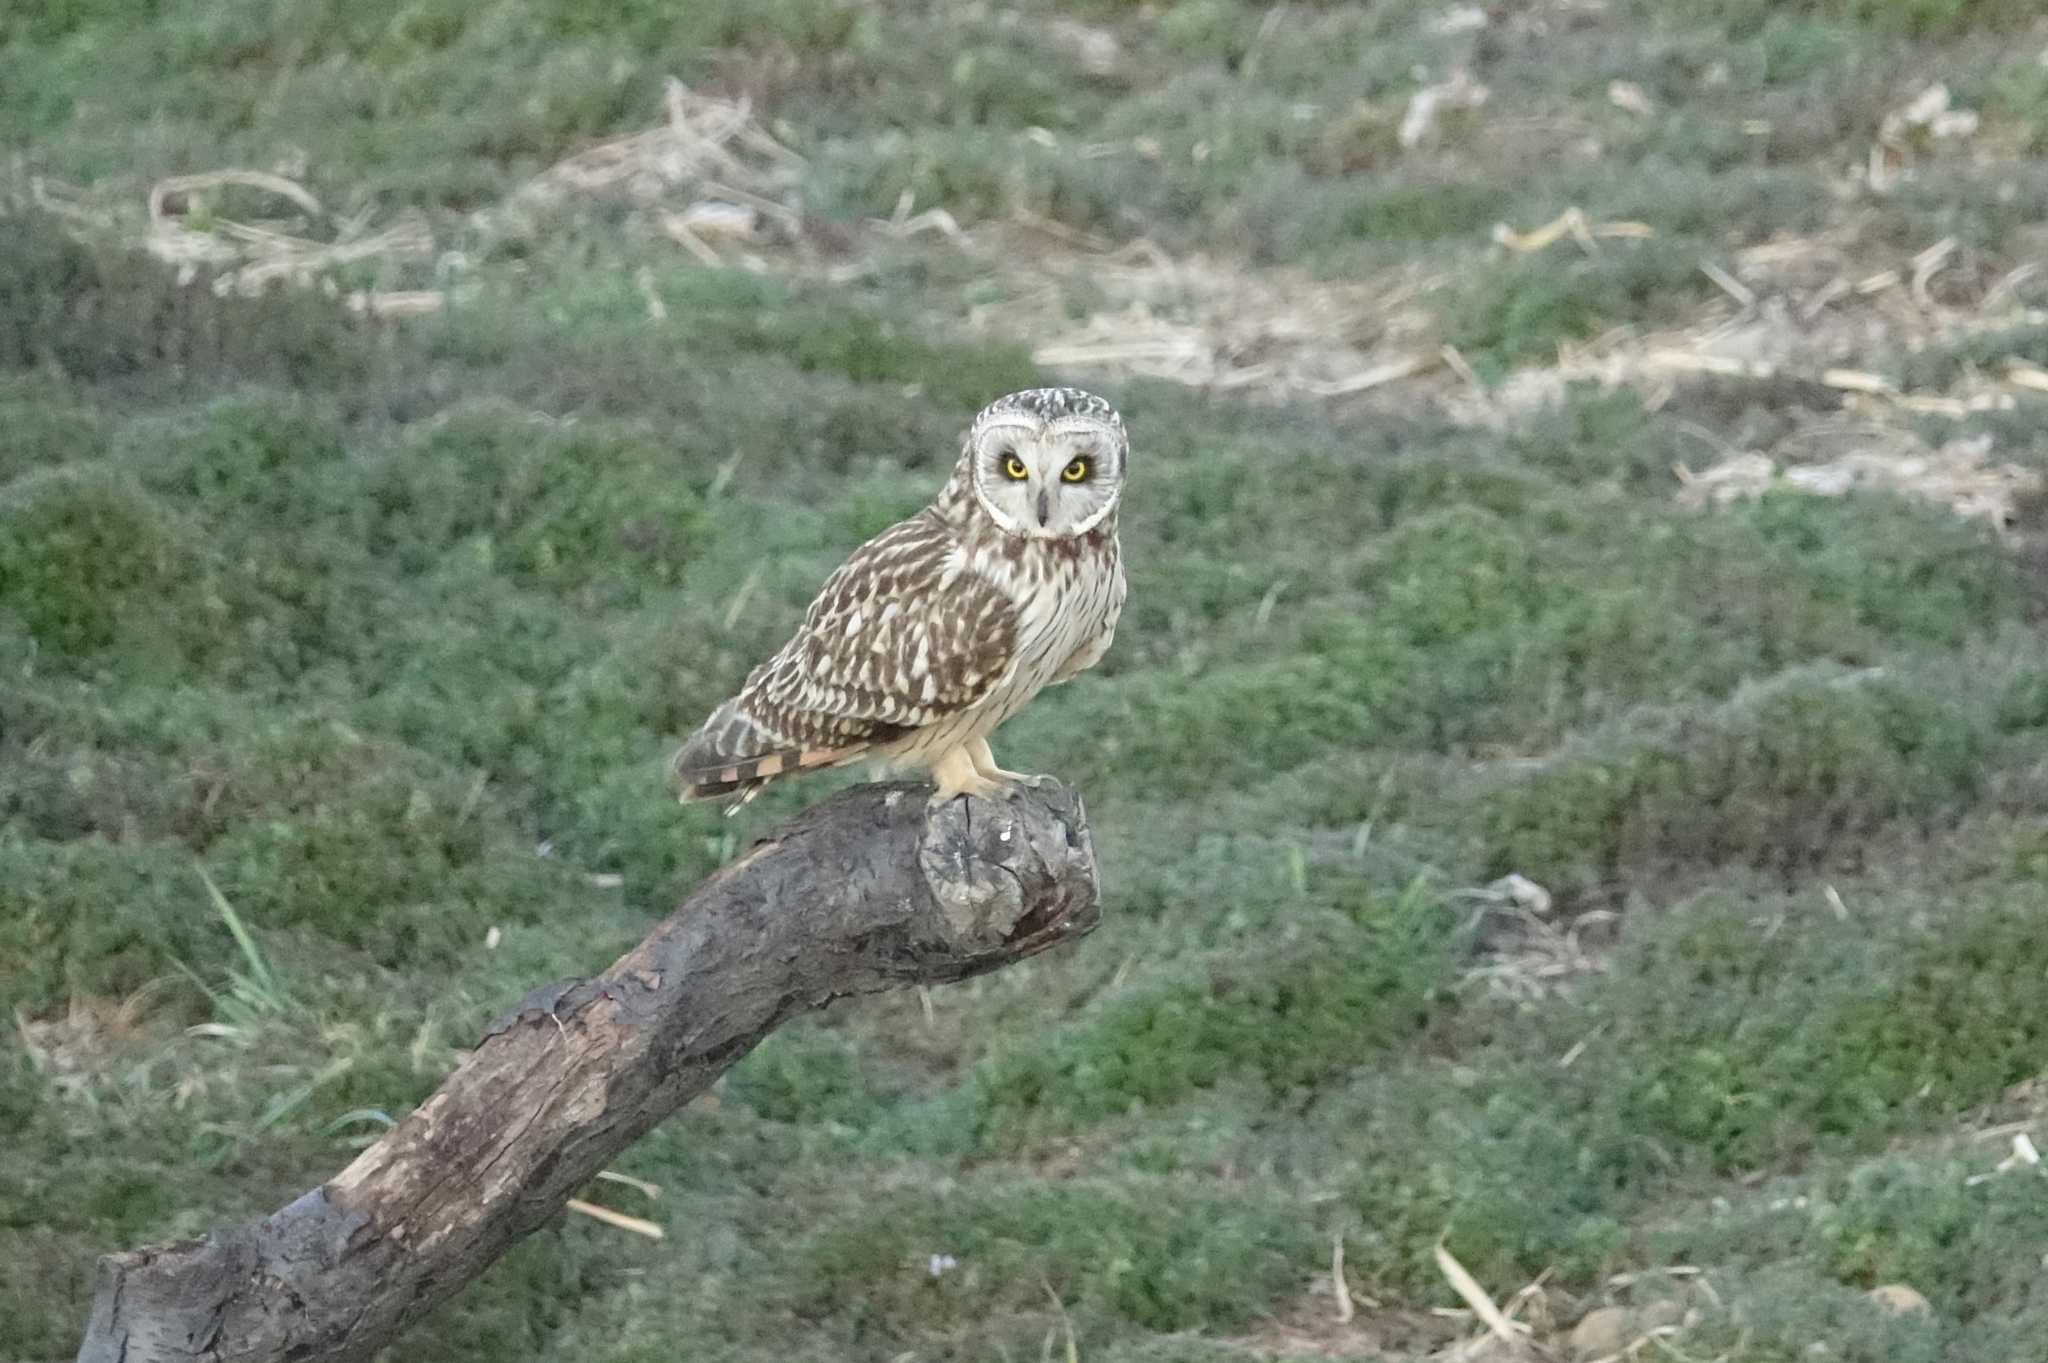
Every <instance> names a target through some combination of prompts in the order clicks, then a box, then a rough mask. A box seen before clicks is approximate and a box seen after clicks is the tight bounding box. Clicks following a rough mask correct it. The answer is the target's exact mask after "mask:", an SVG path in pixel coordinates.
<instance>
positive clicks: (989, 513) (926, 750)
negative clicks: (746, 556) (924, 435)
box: [675, 388, 1130, 803]
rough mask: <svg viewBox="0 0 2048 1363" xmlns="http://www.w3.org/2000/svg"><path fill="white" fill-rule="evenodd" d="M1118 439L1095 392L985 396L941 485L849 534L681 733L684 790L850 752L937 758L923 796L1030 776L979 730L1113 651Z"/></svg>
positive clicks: (920, 760)
mask: <svg viewBox="0 0 2048 1363" xmlns="http://www.w3.org/2000/svg"><path fill="white" fill-rule="evenodd" d="M1129 453H1130V441H1129V439H1128V438H1127V437H1126V436H1125V434H1124V425H1123V419H1122V418H1121V417H1119V416H1118V415H1117V413H1116V410H1115V409H1114V408H1112V407H1111V406H1110V405H1109V404H1108V403H1107V402H1104V401H1103V400H1102V399H1101V398H1099V397H1096V396H1095V395H1094V394H1092V393H1084V392H1081V391H1080V390H1078V389H1074V388H1035V389H1031V390H1029V391H1026V392H1022V393H1012V394H1010V395H1009V396H1008V397H1005V398H1000V399H998V400H997V401H995V402H993V403H991V404H989V406H988V407H987V408H985V409H984V410H983V411H982V412H981V414H980V415H979V416H977V417H975V419H974V424H973V425H972V426H971V427H969V428H968V431H967V438H966V440H965V442H964V444H963V447H962V449H961V451H960V462H959V463H958V464H957V465H955V466H954V469H953V476H952V478H951V480H950V481H949V482H947V484H946V486H945V488H944V489H943V490H942V491H941V492H940V493H939V495H938V497H937V499H936V500H934V501H933V502H932V504H931V505H930V506H927V507H926V508H925V509H924V510H922V511H920V512H918V513H917V514H916V515H915V516H912V517H911V518H910V519H909V520H906V521H902V522H899V523H898V524H896V525H892V526H890V527H889V528H888V529H887V530H884V531H883V532H882V533H881V534H879V535H877V536H875V537H874V538H873V539H871V540H869V541H868V542H867V543H866V544H863V545H862V546H861V547H860V548H858V549H856V550H854V551H853V554H852V556H851V557H849V558H848V559H847V560H846V562H845V563H843V564H841V565H840V567H839V569H838V570H837V571H836V572H834V573H833V574H832V576H831V577H830V578H829V579H827V581H826V583H825V586H824V588H823V589H822V590H821V591H820V592H819V593H818V599H817V600H816V601H814V602H812V603H811V607H810V610H809V611H808V612H806V613H805V615H804V621H803V624H802V625H801V626H800V627H799V628H798V629H797V631H796V635H795V637H793V638H792V639H790V641H789V642H788V643H786V644H784V645H783V646H782V648H781V650H780V651H779V652H777V653H776V654H775V656H774V657H772V658H770V659H768V660H767V661H766V662H764V663H762V664H761V665H760V666H759V667H756V668H755V669H754V670H753V672H752V673H751V674H750V675H749V676H748V677H747V680H746V684H745V685H744V686H743V687H741V688H740V692H739V694H738V695H736V696H734V697H733V698H732V699H730V700H728V701H726V702H725V703H724V704H722V705H720V706H719V707H718V708H717V709H716V710H714V711H713V712H712V713H711V717H710V718H709V719H707V720H705V721H704V723H703V724H702V725H701V726H700V727H699V728H698V730H697V732H696V733H694V734H692V735H691V736H690V739H689V741H688V742H687V743H685V744H684V745H683V747H682V750H681V751H679V752H678V753H677V754H676V757H675V775H676V779H677V783H678V785H679V787H680V789H681V793H682V798H683V799H685V800H696V799H705V798H708V797H712V796H719V795H737V796H739V797H740V799H741V800H746V799H749V798H751V797H752V796H753V795H754V793H755V792H756V791H758V790H759V789H760V788H761V787H762V786H763V785H765V784H766V783H767V782H769V781H771V780H774V779H776V778H777V777H781V776H786V775H789V774H791V773H794V772H798V771H803V770H806V769H815V768H820V767H829V766H837V765H839V764H841V763H844V762H850V761H853V760H855V759H858V758H866V759H870V760H873V761H876V762H879V763H881V764H883V765H886V766H893V767H909V768H923V769H924V770H926V771H928V772H930V774H931V776H932V779H933V781H934V782H935V783H936V784H937V786H938V790H937V792H936V794H934V795H933V797H932V799H933V802H934V803H938V802H940V801H943V800H949V799H951V798H953V797H954V796H956V795H961V794H968V795H982V796H987V795H994V794H996V793H998V792H1000V791H1002V790H1003V789H1004V788H1005V787H1007V786H1008V785H1009V783H1011V782H1012V781H1016V780H1020V779H1024V778H1021V777H1019V776H1018V775H1017V774H1016V773H1014V772H1007V771H1004V770H1003V769H1002V768H1000V767H998V766H997V765H996V764H995V757H994V755H993V754H991V753H990V751H989V746H988V736H989V734H990V733H991V732H992V731H993V730H994V729H995V727H996V726H997V725H998V724H1001V723H1002V722H1003V721H1004V720H1006V719H1008V718H1009V717H1010V716H1011V715H1014V714H1016V713H1017V711H1018V710H1020V709H1022V708H1023V707H1024V706H1025V704H1026V703H1028V702H1029V701H1030V700H1031V698H1032V697H1033V696H1035V695H1037V694H1038V692H1039V691H1040V689H1042V688H1043V687H1046V686H1049V685H1054V684H1057V683H1059V682H1063V681H1066V680H1068V679H1069V678H1071V677H1073V676H1074V675H1075V674H1076V673H1078V672H1081V671H1083V670H1084V669H1086V668H1089V667H1093V666H1094V665H1095V664H1096V662H1097V661H1099V660H1100V659H1101V657H1102V655H1103V654H1104V653H1105V652H1107V651H1108V649H1109V641H1110V638H1111V636H1112V635H1113V634H1114V633H1115V631H1116V621H1117V615H1118V614H1119V612H1121V611H1122V609H1123V604H1124V570H1123V563H1122V561H1121V559H1120V558H1119V556H1118V550H1117V537H1116V513H1117V503H1118V501H1119V500H1121V498H1122V496H1123V490H1124V465H1125V462H1126V460H1127V458H1128V456H1129Z"/></svg>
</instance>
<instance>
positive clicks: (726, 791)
mask: <svg viewBox="0 0 2048 1363" xmlns="http://www.w3.org/2000/svg"><path fill="white" fill-rule="evenodd" d="M867 749H868V744H867V743H864V742H862V743H853V744H849V745H846V746H842V747H836V748H805V747H800V746H792V745H789V744H787V743H781V742H777V741H776V740H775V739H774V738H773V736H771V735H769V734H767V733H765V732H763V731H762V730H761V729H760V728H759V727H758V726H757V725H755V724H754V723H753V721H751V720H749V719H748V718H747V717H746V716H745V715H743V714H741V713H740V712H739V707H738V706H737V705H735V704H734V703H733V702H732V701H727V702H726V703H725V704H723V705H721V706H719V707H718V709H717V710H716V711H714V712H713V713H712V715H711V718H709V719H707V720H705V721H704V724H703V726H702V727H701V728H699V729H698V730H697V732H696V733H694V734H692V735H691V736H690V741H689V742H687V743H685V744H684V745H683V746H682V748H681V749H680V750H679V751H678V752H677V753H676V755H675V760H674V762H673V763H672V767H673V772H674V778H675V786H676V798H677V799H678V800H680V801H682V802H684V803H686V804H687V803H689V802H690V801H692V800H712V799H717V798H718V797H719V796H722V795H736V796H737V797H738V798H737V799H735V800H734V801H733V802H732V804H731V805H730V806H729V807H728V808H727V810H726V812H727V813H728V814H730V813H732V812H733V811H734V810H737V809H738V808H739V807H740V806H741V805H744V804H746V803H747V802H748V801H749V800H751V799H753V798H754V797H755V796H756V795H758V794H760V793H761V790H762V788H763V787H764V786H766V785H768V784H769V783H770V782H772V781H776V780H779V779H780V778H782V777H784V776H792V775H795V774H796V773H797V772H800V771H814V770H817V769H819V768H822V767H832V766H837V765H839V764H840V763H842V762H850V761H852V760H853V759H855V758H857V757H859V756H860V755H861V754H863V753H865V752H866V751H867Z"/></svg>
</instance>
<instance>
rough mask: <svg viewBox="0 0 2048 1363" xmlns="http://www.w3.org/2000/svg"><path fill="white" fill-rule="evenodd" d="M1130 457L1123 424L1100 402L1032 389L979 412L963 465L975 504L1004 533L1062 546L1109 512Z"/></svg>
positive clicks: (1077, 393)
mask: <svg viewBox="0 0 2048 1363" xmlns="http://www.w3.org/2000/svg"><path fill="white" fill-rule="evenodd" d="M1130 450H1131V442H1130V440H1129V438H1128V437H1126V436H1125V435H1124V422H1123V418H1122V417H1120V416H1118V415H1117V413H1116V409H1115V408H1114V407H1112V406H1110V405H1109V404H1108V403H1107V402H1104V401H1103V400H1102V399H1101V398H1099V397H1096V396H1095V395H1094V394H1093V393H1084V392H1082V391H1081V390H1080V389H1078V388H1031V389H1027V390H1025V391H1024V392H1021V393H1011V394H1010V395H1009V396H1008V397H1002V398H997V399H996V400H995V401H994V402H992V403H990V404H989V405H988V406H987V407H985V408H983V409H982V411H981V414H980V415H979V416H977V417H975V418H974V425H973V426H971V427H969V428H968V431H967V449H966V451H965V454H964V460H965V462H966V464H967V472H968V477H969V485H970V486H971V487H972V488H973V490H974V496H975V499H976V500H977V501H979V502H980V503H981V506H982V509H983V510H984V511H986V512H988V514H989V515H990V517H992V518H993V519H994V520H995V523H996V524H997V525H998V526H1000V527H1001V528H1002V530H1003V531H1004V533H1006V534H1011V535H1023V536H1026V537H1028V538H1032V539H1064V538H1066V537H1068V536H1072V535H1083V534H1086V533H1087V532H1088V531H1090V530H1093V529H1094V528H1095V527H1096V526H1098V525H1101V524H1102V522H1103V521H1104V520H1106V519H1107V518H1108V516H1109V514H1110V513H1111V512H1112V511H1114V510H1116V504H1117V501H1118V499H1119V498H1121V497H1122V496H1123V491H1124V464H1125V462H1126V460H1127V459H1128V458H1129V456H1130Z"/></svg>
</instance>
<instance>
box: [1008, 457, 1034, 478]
mask: <svg viewBox="0 0 2048 1363" xmlns="http://www.w3.org/2000/svg"><path fill="white" fill-rule="evenodd" d="M1003 472H1004V473H1007V474H1009V475H1010V477H1012V478H1015V479H1016V480H1017V481H1018V482H1020V483H1021V482H1023V481H1024V479H1025V477H1026V476H1027V475H1028V474H1029V473H1030V472H1031V470H1030V469H1027V468H1025V467H1024V461H1023V460H1022V459H1019V458H1018V457H1017V456H1016V455H1014V454H1013V455H1011V456H1010V457H1009V458H1007V459H1005V460H1003Z"/></svg>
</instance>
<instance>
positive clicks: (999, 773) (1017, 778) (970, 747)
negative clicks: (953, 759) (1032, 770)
mask: <svg viewBox="0 0 2048 1363" xmlns="http://www.w3.org/2000/svg"><path fill="white" fill-rule="evenodd" d="M967 760H968V761H970V762H972V763H974V769H975V770H976V771H978V772H980V773H981V774H982V775H983V776H986V777H987V778H988V779H989V780H991V781H1001V782H1002V783H1003V784H1005V785H1016V784H1020V783H1021V784H1023V785H1027V786H1028V785H1031V784H1032V783H1034V782H1035V781H1037V780H1038V778H1037V777H1035V776H1028V775H1026V774H1025V773H1023V772H1021V771H1004V770H1003V769H1002V768H1001V767H999V766H997V765H996V755H995V752H994V750H992V749H991V748H990V747H989V746H988V740H987V739H986V738H977V739H975V740H973V741H972V742H970V743H968V744H967Z"/></svg>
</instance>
